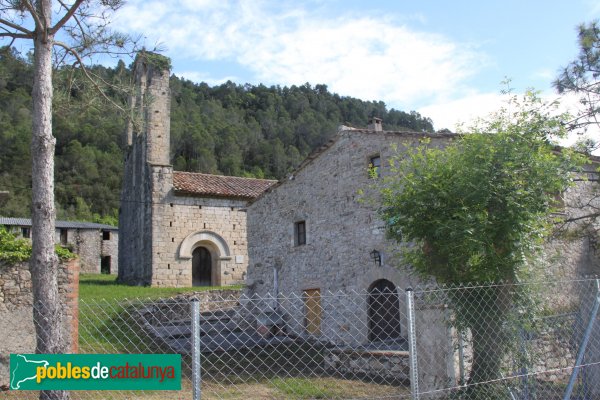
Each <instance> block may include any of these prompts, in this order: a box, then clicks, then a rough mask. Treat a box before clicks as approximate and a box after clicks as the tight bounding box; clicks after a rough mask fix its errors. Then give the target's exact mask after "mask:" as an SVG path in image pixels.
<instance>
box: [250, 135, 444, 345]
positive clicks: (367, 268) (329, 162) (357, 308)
mask: <svg viewBox="0 0 600 400" xmlns="http://www.w3.org/2000/svg"><path fill="white" fill-rule="evenodd" d="M420 137H421V135H419V134H414V133H388V132H377V133H375V132H364V131H345V132H343V133H342V134H341V136H340V137H339V138H338V139H337V141H336V142H335V143H334V144H333V145H332V146H331V147H330V148H329V149H327V150H325V153H323V154H321V155H320V156H319V157H317V158H315V159H314V160H313V161H312V162H311V163H309V164H308V165H306V166H305V167H304V168H303V169H300V170H299V171H297V173H296V174H295V175H294V176H293V177H290V179H289V180H288V181H287V182H285V183H283V184H281V185H280V186H279V187H276V188H275V189H272V190H271V191H268V192H266V193H265V194H263V195H262V196H261V197H260V198H259V199H258V200H256V201H255V202H254V203H253V204H251V205H250V207H249V208H248V243H249V257H250V265H249V268H248V283H249V286H250V287H252V288H253V292H254V293H256V294H257V295H259V296H261V297H262V296H265V295H266V294H267V293H272V292H273V290H274V288H273V268H274V267H276V266H277V268H279V276H280V283H279V290H280V292H281V293H283V294H284V295H290V294H298V295H301V294H302V293H301V292H302V291H303V290H306V289H320V290H321V293H322V295H323V294H326V293H328V292H330V291H331V292H337V291H348V292H355V293H365V292H366V291H367V290H368V289H369V287H370V285H371V284H372V283H374V282H375V281H377V280H379V279H387V280H389V281H391V282H393V283H394V285H396V287H399V288H402V289H404V288H407V287H410V286H414V285H415V284H416V283H417V280H415V278H413V277H411V276H410V274H408V273H407V272H406V271H401V270H399V269H397V268H395V266H394V265H393V264H392V263H391V262H390V260H389V259H388V254H389V253H390V252H389V251H388V249H389V248H391V247H392V246H393V244H392V243H390V242H388V241H387V240H386V238H385V234H384V229H383V223H382V221H381V220H379V218H377V216H376V213H375V210H374V207H373V206H372V205H371V204H369V203H368V202H365V201H362V200H361V199H362V198H364V197H368V196H370V195H372V194H373V193H371V192H370V191H369V185H370V178H369V174H368V167H369V163H370V159H371V157H373V156H374V155H379V156H380V157H381V161H382V162H381V165H382V167H381V172H382V174H386V173H389V167H387V165H388V164H387V161H388V160H389V159H390V157H391V156H392V154H393V153H394V152H393V150H392V148H391V144H392V143H396V144H397V145H398V149H399V151H402V149H403V148H405V147H411V146H414V145H416V144H417V143H418V140H419V139H420ZM448 140H449V137H448V136H442V135H440V136H433V137H432V142H431V145H433V146H442V145H443V144H444V143H445V142H446V141H448ZM359 189H363V190H366V193H365V196H361V195H360V194H359ZM297 221H305V222H306V232H307V238H306V242H307V243H306V245H303V246H295V245H294V223H295V222H297ZM373 249H376V250H379V251H380V252H381V253H383V262H382V265H381V266H377V265H375V263H374V262H373V260H372V259H371V256H370V252H371V251H372V250H373ZM259 282H262V283H259ZM249 295H252V293H250V294H249ZM332 299H333V297H332ZM400 300H401V301H400V309H401V310H404V309H405V308H404V307H405V303H404V298H403V296H400ZM323 302H324V304H323V305H322V307H323V317H322V318H323V320H322V331H323V335H325V336H326V337H328V338H340V337H343V338H345V339H344V341H346V343H347V344H350V343H352V342H354V343H357V344H358V343H363V342H365V341H367V333H368V332H367V329H364V328H363V327H366V326H367V325H365V324H357V323H353V324H350V326H349V329H347V330H340V326H341V325H344V323H343V322H340V321H344V316H343V315H338V314H339V312H338V310H345V312H346V313H348V314H352V316H353V318H356V319H358V320H359V321H367V302H366V297H365V298H364V300H363V301H362V302H354V303H353V304H352V305H351V306H350V305H340V304H334V302H333V301H332V300H328V301H327V302H325V301H324V300H323ZM329 303H331V304H329ZM348 307H351V309H347V308H348ZM297 310H298V313H302V312H303V308H302V307H299V308H297ZM290 319H291V320H293V321H303V316H302V315H300V314H299V315H295V316H293V317H292V318H290ZM294 329H296V332H295V333H302V332H303V329H304V328H303V327H302V326H299V325H298V326H295V327H294ZM329 330H331V332H330V334H328V333H327V332H328V331H329ZM401 333H402V335H405V333H406V322H405V320H404V318H403V319H402V328H401Z"/></svg>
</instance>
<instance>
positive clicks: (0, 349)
mask: <svg viewBox="0 0 600 400" xmlns="http://www.w3.org/2000/svg"><path fill="white" fill-rule="evenodd" d="M58 285H59V296H60V301H61V303H62V304H63V306H64V308H63V310H64V327H65V335H67V338H68V339H67V340H68V341H69V343H70V344H69V346H70V348H71V351H72V352H73V353H76V352H77V351H78V341H79V339H78V338H79V328H78V327H79V305H78V304H79V303H78V301H79V260H78V259H74V260H71V261H68V262H63V263H61V264H60V265H59V274H58ZM32 305H33V293H32V286H31V273H30V272H29V263H28V262H21V263H16V264H9V263H6V262H0V338H2V340H0V385H2V384H5V383H6V384H7V383H8V371H9V365H8V361H9V355H10V353H34V352H35V327H34V324H33V312H32Z"/></svg>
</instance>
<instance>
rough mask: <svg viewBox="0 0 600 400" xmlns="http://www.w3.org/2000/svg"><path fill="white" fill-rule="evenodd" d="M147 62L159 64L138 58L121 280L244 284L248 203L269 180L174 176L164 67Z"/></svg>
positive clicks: (123, 213) (123, 204) (124, 203)
mask: <svg viewBox="0 0 600 400" xmlns="http://www.w3.org/2000/svg"><path fill="white" fill-rule="evenodd" d="M152 60H155V61H156V60H163V61H164V60H165V59H164V58H162V57H160V56H157V55H154V54H152V55H149V56H148V55H146V56H144V54H140V55H139V56H138V58H137V60H136V68H135V79H136V87H137V94H136V96H135V97H134V98H132V107H133V108H134V112H135V115H136V118H137V121H136V123H133V124H131V125H130V127H129V129H128V132H127V138H126V140H127V145H128V146H129V149H128V151H127V154H126V159H125V174H124V179H123V190H122V192H121V210H120V215H119V229H120V232H121V235H120V237H119V261H120V262H119V280H120V281H122V282H127V283H130V284H136V285H152V286H176V287H189V286H222V285H231V284H239V283H243V282H244V280H245V277H246V269H247V265H248V254H247V253H248V252H247V238H246V206H247V203H248V201H249V200H253V199H254V198H256V197H257V196H259V195H260V194H261V193H262V192H263V191H264V190H265V189H267V188H268V187H269V186H271V185H273V184H274V183H275V181H271V180H265V179H249V178H240V177H233V176H218V175H210V174H201V173H190V172H178V171H173V167H172V166H171V165H170V145H169V141H170V91H169V70H168V68H165V67H164V65H157V64H156V63H155V64H153V63H152ZM159 64H160V62H159ZM163 64H166V61H165V62H163Z"/></svg>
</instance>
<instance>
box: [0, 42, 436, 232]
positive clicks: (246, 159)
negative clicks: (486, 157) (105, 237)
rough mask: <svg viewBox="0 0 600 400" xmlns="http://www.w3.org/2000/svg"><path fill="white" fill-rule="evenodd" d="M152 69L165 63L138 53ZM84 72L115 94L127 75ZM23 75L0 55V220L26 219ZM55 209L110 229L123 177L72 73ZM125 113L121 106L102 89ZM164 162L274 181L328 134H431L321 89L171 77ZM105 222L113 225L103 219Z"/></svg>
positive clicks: (113, 121)
mask: <svg viewBox="0 0 600 400" xmlns="http://www.w3.org/2000/svg"><path fill="white" fill-rule="evenodd" d="M146 57H150V59H151V60H152V63H154V65H158V66H159V67H160V68H164V67H168V64H165V63H167V62H168V59H166V58H164V57H162V56H158V55H153V54H152V53H146ZM89 70H90V72H91V73H93V74H94V75H96V76H98V77H99V78H101V79H102V80H103V81H104V82H106V83H107V84H109V85H114V86H115V87H121V86H123V85H126V84H127V83H128V82H130V81H131V78H132V76H131V75H132V73H131V70H130V69H129V68H127V67H126V66H125V64H124V63H123V62H119V64H118V65H117V66H116V67H115V68H106V67H102V66H95V67H90V68H89ZM32 76H33V66H32V65H31V63H30V62H29V61H28V60H27V59H25V58H22V57H21V56H20V55H19V54H18V53H17V52H16V51H13V50H11V49H9V48H6V47H5V48H3V49H0V171H2V174H0V190H8V191H10V196H9V197H8V199H6V200H0V215H3V216H18V217H26V216H29V215H30V210H31V200H30V199H31V189H30V187H31V156H30V150H29V143H30V137H31V84H32V81H33V80H32ZM54 80H55V81H54V88H55V101H54V115H53V125H54V135H55V136H56V139H57V143H56V156H55V162H56V170H55V177H56V179H55V181H56V191H55V194H56V202H57V204H56V206H57V213H58V218H59V219H66V220H73V219H76V220H87V221H92V220H96V221H97V220H99V219H105V218H109V220H111V221H112V222H110V223H111V224H115V223H116V219H117V216H118V208H119V193H120V190H121V181H122V174H123V159H124V152H125V148H124V143H123V132H124V131H125V121H124V120H123V119H122V118H121V117H119V116H118V115H117V113H116V112H115V111H114V107H113V105H111V104H109V103H108V102H107V101H106V99H103V98H102V97H100V96H97V95H96V92H95V91H94V90H93V88H92V87H91V85H90V83H89V81H87V80H86V79H85V78H84V77H83V76H82V72H81V71H80V70H78V69H76V68H69V67H64V68H61V69H59V70H58V71H56V73H55V74H54ZM106 92H107V94H108V96H110V98H111V100H112V101H114V102H116V103H117V104H120V105H121V106H122V107H123V108H126V107H127V105H126V103H127V98H126V97H125V96H124V95H123V94H122V93H119V92H117V91H115V90H112V89H110V87H109V88H107V89H106ZM171 94H172V101H171V160H172V163H173V165H174V168H175V170H179V171H191V172H205V173H214V174H231V175H240V176H247V177H257V178H282V177H284V176H285V175H286V174H287V173H288V172H290V171H291V170H292V169H293V168H294V167H296V166H297V165H298V164H299V163H300V162H301V161H302V160H303V159H304V158H305V157H306V156H307V155H308V154H309V153H310V152H311V151H313V150H314V149H315V148H317V147H319V146H320V145H322V144H323V143H325V142H326V141H327V140H329V139H330V137H331V136H332V135H333V134H335V132H336V128H337V125H339V124H341V123H343V124H346V125H354V126H364V125H365V124H366V123H367V120H368V118H369V117H370V116H379V117H381V118H382V119H383V123H384V124H385V127H386V129H390V130H393V129H409V130H415V131H424V130H425V131H433V125H432V122H431V120H430V119H429V118H424V117H422V116H421V115H419V114H418V113H416V112H414V111H412V112H410V113H405V112H402V111H398V110H394V109H391V110H388V109H387V108H386V106H385V104H384V103H383V102H373V101H371V102H367V101H362V100H359V99H355V98H351V97H342V96H339V95H337V94H334V93H331V92H329V91H328V89H327V86H325V85H315V86H314V87H313V86H311V85H309V84H305V85H302V86H291V87H279V86H271V87H267V86H264V85H256V86H253V85H237V84H235V83H232V82H226V83H224V84H222V85H218V86H214V87H211V86H208V85H207V84H206V83H200V84H195V83H193V82H191V81H188V80H185V79H181V78H178V77H176V76H172V77H171ZM113 218H114V219H113Z"/></svg>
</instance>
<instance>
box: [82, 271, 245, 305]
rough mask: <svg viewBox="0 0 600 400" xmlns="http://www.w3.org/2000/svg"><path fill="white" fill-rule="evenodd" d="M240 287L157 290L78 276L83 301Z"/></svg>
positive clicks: (100, 277) (104, 276)
mask: <svg viewBox="0 0 600 400" xmlns="http://www.w3.org/2000/svg"><path fill="white" fill-rule="evenodd" d="M240 288H242V286H222V287H209V286H196V287H187V288H162V287H161V288H157V287H147V286H129V285H125V284H121V283H118V282H117V276H116V275H107V274H80V275H79V298H80V299H81V300H83V301H97V300H102V299H105V300H124V299H157V298H161V297H171V296H175V295H178V294H181V293H189V292H199V291H204V290H218V289H240Z"/></svg>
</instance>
